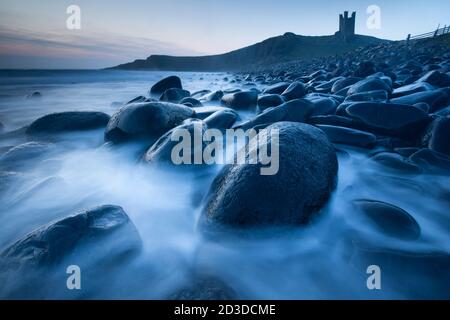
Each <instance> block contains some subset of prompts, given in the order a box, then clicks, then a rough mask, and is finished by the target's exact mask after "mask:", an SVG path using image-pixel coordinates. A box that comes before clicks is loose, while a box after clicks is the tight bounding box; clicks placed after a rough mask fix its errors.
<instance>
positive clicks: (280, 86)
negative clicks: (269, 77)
mask: <svg viewBox="0 0 450 320" xmlns="http://www.w3.org/2000/svg"><path fill="white" fill-rule="evenodd" d="M288 87H289V83H287V82H279V83H276V84H273V85H271V86H269V87H267V88H266V89H265V90H264V91H263V93H264V94H282V93H283V92H284V90H286V89H287V88H288Z"/></svg>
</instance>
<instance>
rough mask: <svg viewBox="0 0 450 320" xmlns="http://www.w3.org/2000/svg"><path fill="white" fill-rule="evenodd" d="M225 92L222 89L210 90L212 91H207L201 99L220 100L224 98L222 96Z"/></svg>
mask: <svg viewBox="0 0 450 320" xmlns="http://www.w3.org/2000/svg"><path fill="white" fill-rule="evenodd" d="M223 94H224V93H223V91H221V90H218V91H214V92H210V93H207V94H205V95H203V96H201V97H200V100H202V101H205V102H213V101H220V99H222V97H223Z"/></svg>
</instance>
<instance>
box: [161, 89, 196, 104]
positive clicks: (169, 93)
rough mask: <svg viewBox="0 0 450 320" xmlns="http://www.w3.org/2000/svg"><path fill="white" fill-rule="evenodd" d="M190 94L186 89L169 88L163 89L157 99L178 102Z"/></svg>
mask: <svg viewBox="0 0 450 320" xmlns="http://www.w3.org/2000/svg"><path fill="white" fill-rule="evenodd" d="M190 95H191V93H190V92H189V91H187V90H183V89H178V88H170V89H167V90H166V91H164V93H163V94H162V95H161V97H160V98H159V100H160V101H165V102H180V101H181V100H182V99H184V98H186V97H189V96H190Z"/></svg>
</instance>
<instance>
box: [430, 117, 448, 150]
mask: <svg viewBox="0 0 450 320" xmlns="http://www.w3.org/2000/svg"><path fill="white" fill-rule="evenodd" d="M428 148H430V149H431V150H433V151H436V152H440V153H444V154H446V155H448V156H450V116H447V117H442V118H437V119H436V120H434V121H433V123H432V128H431V134H430V139H429V142H428Z"/></svg>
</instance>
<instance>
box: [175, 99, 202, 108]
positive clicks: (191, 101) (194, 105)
mask: <svg viewBox="0 0 450 320" xmlns="http://www.w3.org/2000/svg"><path fill="white" fill-rule="evenodd" d="M179 104H184V105H185V106H189V107H191V108H198V107H202V106H203V105H202V103H201V102H200V101H198V100H197V99H195V98H191V97H186V98H183V99H181V100H180V102H179Z"/></svg>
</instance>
